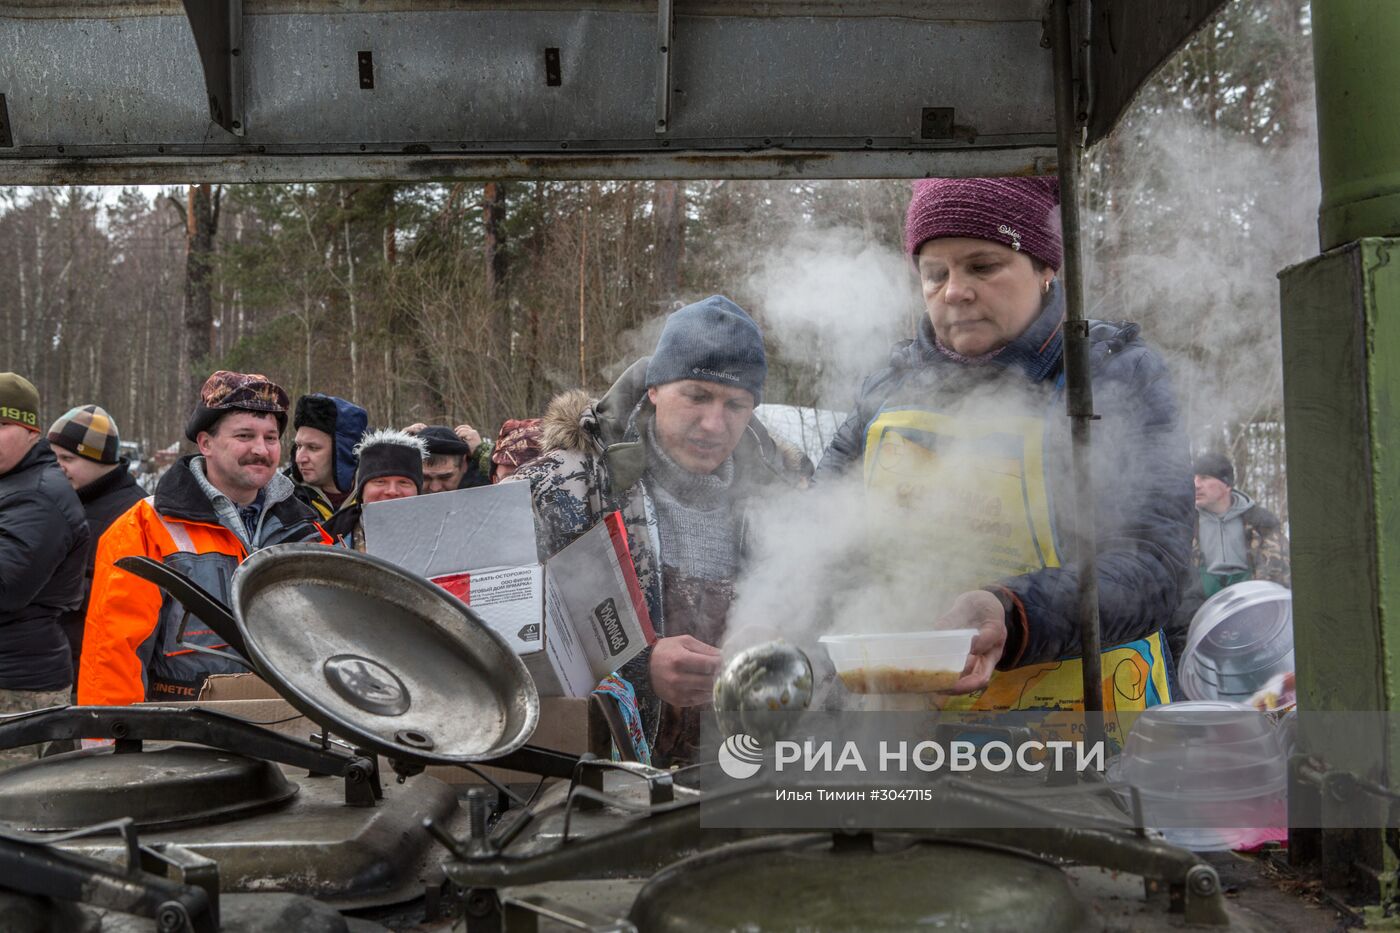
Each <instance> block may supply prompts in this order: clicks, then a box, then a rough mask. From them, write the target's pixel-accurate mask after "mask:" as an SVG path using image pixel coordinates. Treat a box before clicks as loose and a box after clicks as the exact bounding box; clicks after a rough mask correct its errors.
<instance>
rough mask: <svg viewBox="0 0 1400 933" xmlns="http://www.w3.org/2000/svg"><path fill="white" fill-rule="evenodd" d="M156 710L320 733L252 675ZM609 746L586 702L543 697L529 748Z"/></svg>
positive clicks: (450, 775) (528, 778) (526, 778)
mask: <svg viewBox="0 0 1400 933" xmlns="http://www.w3.org/2000/svg"><path fill="white" fill-rule="evenodd" d="M144 705H155V706H174V707H178V708H200V709H209V710H214V711H216V712H220V713H225V714H227V715H230V716H237V717H238V718H240V719H246V720H248V721H250V722H253V723H257V724H259V725H262V726H264V727H265V728H267V729H270V730H272V731H273V732H277V733H280V734H282V735H287V736H291V737H293V738H297V739H303V740H305V739H309V738H310V736H311V734H312V733H313V732H320V731H321V727H320V726H318V725H317V724H316V723H314V722H312V721H311V720H310V719H307V718H306V717H305V716H303V715H302V714H300V713H298V712H297V711H296V709H295V708H293V706H292V705H291V704H290V703H288V702H287V701H286V700H284V699H282V697H281V696H280V695H278V693H277V691H275V690H273V689H272V687H271V686H269V685H268V683H267V682H266V681H264V680H263V679H262V678H261V677H258V676H257V675H256V674H212V675H210V676H209V678H208V679H207V680H206V681H205V682H204V687H203V688H202V689H201V690H200V692H199V699H197V700H190V701H184V702H179V703H172V702H158V703H154V704H144ZM332 734H334V732H332ZM610 743H611V737H610V736H609V734H608V731H607V725H606V724H605V723H603V722H602V721H601V720H597V719H594V718H593V717H592V714H591V711H590V703H589V701H588V700H587V699H576V698H572V697H541V698H540V720H539V725H537V726H536V727H535V731H534V733H532V734H531V736H530V739H529V744H531V745H536V746H539V747H541V748H548V749H553V750H554V751H558V752H565V753H567V754H571V755H582V754H583V753H585V752H589V751H591V752H593V753H594V754H596V755H603V756H606V755H607V753H608V748H609V745H610ZM479 767H480V768H481V770H482V771H484V772H486V774H488V775H490V777H491V778H493V779H494V780H496V781H499V782H501V783H509V784H514V783H528V782H534V781H538V780H539V775H536V774H527V773H524V772H521V771H510V770H507V769H504V768H494V767H490V766H487V765H482V766H479ZM379 772H380V776H381V777H382V778H383V779H384V780H385V781H391V780H393V779H394V771H393V768H391V767H390V766H389V762H388V761H386V760H384V759H383V758H381V759H380V761H379ZM427 773H428V774H430V775H432V776H433V777H435V778H437V779H438V780H440V781H442V782H443V783H445V784H455V785H470V784H484V783H486V782H485V781H483V780H482V779H481V778H480V777H478V776H477V775H475V774H473V773H472V772H470V771H468V770H466V769H465V768H457V767H451V766H440V767H439V766H434V767H430V768H428V769H427Z"/></svg>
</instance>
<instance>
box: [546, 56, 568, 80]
mask: <svg viewBox="0 0 1400 933" xmlns="http://www.w3.org/2000/svg"><path fill="white" fill-rule="evenodd" d="M544 83H545V84H546V85H548V86H549V87H559V85H561V84H563V83H564V76H563V72H562V71H561V70H560V67H559V50H558V49H545V50H544Z"/></svg>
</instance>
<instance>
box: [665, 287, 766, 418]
mask: <svg viewBox="0 0 1400 933" xmlns="http://www.w3.org/2000/svg"><path fill="white" fill-rule="evenodd" d="M767 378H768V358H767V356H766V355H765V354H764V352H763V334H762V333H761V332H760V331H759V329H758V325H757V324H755V323H754V321H753V318H751V317H749V315H748V312H746V311H745V310H744V309H743V308H741V307H739V306H738V305H736V304H735V303H734V302H732V301H730V300H729V299H728V298H725V297H724V296H723V295H711V296H710V297H709V298H706V299H705V300H704V301H697V302H695V304H691V305H686V306H685V307H684V308H681V309H680V310H679V311H675V312H672V314H671V316H670V317H668V318H666V326H665V328H664V329H662V331H661V339H660V340H658V341H657V343H656V352H655V353H654V354H652V357H651V360H650V361H649V362H648V363H647V388H651V387H652V386H659V385H665V384H666V383H668V382H675V381H677V380H679V379H699V380H702V381H704V382H718V383H720V384H722V385H731V386H735V387H737V388H740V389H747V390H748V391H749V392H751V393H753V400H754V404H757V403H759V402H761V401H762V400H763V383H764V381H765V380H766V379H767Z"/></svg>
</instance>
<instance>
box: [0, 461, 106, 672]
mask: <svg viewBox="0 0 1400 933" xmlns="http://www.w3.org/2000/svg"><path fill="white" fill-rule="evenodd" d="M90 559H91V554H90V551H89V535H88V528H87V519H86V517H85V516H84V515H83V507H82V505H81V504H80V503H79V502H78V496H77V493H75V492H73V487H72V486H70V485H69V483H68V477H66V476H64V474H63V470H62V469H60V468H59V466H58V461H57V460H56V459H55V458H54V455H53V451H52V450H50V449H49V443H48V441H44V440H41V441H39V443H37V444H35V445H34V447H33V449H31V450H30V451H29V453H27V454H25V455H24V459H22V460H20V462H19V463H17V464H15V467H14V469H12V470H10V472H8V473H6V474H4V475H3V476H0V687H2V688H5V689H7V690H62V689H64V688H66V687H70V686H72V684H73V662H72V656H71V654H70V652H69V648H68V639H66V638H65V637H64V636H63V630H62V629H61V628H59V621H58V620H59V616H60V614H61V613H63V612H64V611H65V610H70V609H76V608H77V607H78V606H80V605H82V602H83V593H84V587H83V568H84V567H85V566H86V565H87V563H88V561H89V560H90Z"/></svg>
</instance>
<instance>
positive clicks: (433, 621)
mask: <svg viewBox="0 0 1400 933" xmlns="http://www.w3.org/2000/svg"><path fill="white" fill-rule="evenodd" d="M233 604H234V612H235V614H236V615H237V617H238V623H239V627H240V628H241V629H242V631H243V637H244V640H245V642H246V644H247V647H248V653H249V657H250V660H252V661H253V663H254V664H255V665H256V666H257V669H258V671H259V672H260V673H261V674H262V675H263V676H264V677H265V678H266V679H267V680H268V681H269V682H270V683H271V684H272V685H273V687H275V688H276V689H277V690H278V692H279V693H281V694H282V695H283V696H284V697H286V699H287V701H288V702H289V703H291V704H292V706H294V707H296V709H297V710H298V711H300V712H302V713H304V714H305V715H306V716H307V717H308V718H309V719H311V720H313V721H315V722H318V723H320V724H322V725H324V726H326V727H328V728H329V729H330V730H331V731H332V732H335V733H336V734H338V735H341V736H343V737H344V738H346V739H349V740H351V741H353V742H356V743H358V744H360V745H362V746H363V747H364V748H365V749H367V750H369V751H373V752H378V753H379V754H382V755H385V756H386V757H390V758H394V759H398V760H400V761H408V762H415V763H419V764H443V765H453V764H469V763H473V762H479V761H487V760H490V759H493V758H499V757H501V756H502V755H506V754H508V753H510V752H512V751H515V750H516V749H518V748H519V747H520V746H521V745H523V744H524V743H525V741H526V740H527V739H528V738H529V737H530V734H531V733H532V732H533V731H534V729H535V725H536V723H537V722H538V720H539V711H540V704H539V696H538V694H537V692H536V690H535V686H534V683H533V682H532V681H531V679H530V675H529V674H528V672H527V671H526V669H525V665H524V663H523V662H522V661H521V660H520V658H519V657H517V656H516V654H515V652H513V651H512V650H511V649H510V648H509V647H508V646H507V645H506V643H505V642H504V641H503V640H502V639H501V637H500V636H499V635H497V634H495V633H494V632H492V631H491V630H490V629H489V628H488V627H487V626H486V625H485V624H484V623H482V622H481V620H480V618H478V617H477V615H476V614H475V613H473V612H472V610H471V609H469V608H468V607H467V606H465V605H464V604H462V603H461V602H459V601H458V600H457V599H456V598H455V597H453V596H451V595H450V594H449V593H447V592H446V591H444V590H442V589H440V588H439V587H437V586H434V585H433V584H431V583H429V582H428V581H426V580H424V579H422V578H420V577H416V576H414V575H412V574H410V573H407V572H405V571H403V570H401V569H399V568H398V567H395V566H394V565H392V564H390V563H388V562H386V561H383V560H380V559H378V558H376V557H371V556H369V555H367V554H360V553H357V552H355V551H352V550H349V549H346V548H333V547H325V546H324V545H320V544H285V545H278V546H275V547H270V548H264V549H262V550H260V551H257V552H256V553H254V554H253V555H252V556H251V557H249V558H248V559H247V560H246V561H244V562H243V564H242V565H241V566H240V567H239V569H238V571H237V573H236V574H235V575H234V581H233Z"/></svg>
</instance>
